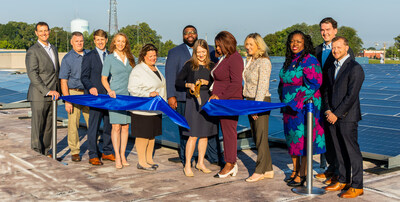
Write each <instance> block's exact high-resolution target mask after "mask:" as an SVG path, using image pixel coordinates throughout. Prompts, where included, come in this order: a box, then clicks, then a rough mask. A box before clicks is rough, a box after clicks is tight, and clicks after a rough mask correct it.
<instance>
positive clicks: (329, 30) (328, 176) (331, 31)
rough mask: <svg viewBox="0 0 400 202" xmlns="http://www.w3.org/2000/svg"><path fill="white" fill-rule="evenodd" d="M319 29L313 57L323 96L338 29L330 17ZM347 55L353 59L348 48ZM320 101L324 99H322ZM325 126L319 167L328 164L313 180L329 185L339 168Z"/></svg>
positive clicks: (332, 65)
mask: <svg viewBox="0 0 400 202" xmlns="http://www.w3.org/2000/svg"><path fill="white" fill-rule="evenodd" d="M319 27H320V31H321V36H322V38H323V39H324V42H323V43H322V44H320V45H319V46H317V47H315V55H316V57H317V59H318V61H319V62H320V63H321V67H322V75H323V78H324V79H323V80H322V85H321V88H320V91H321V94H323V90H324V88H323V86H324V84H325V79H326V72H327V71H328V69H329V68H335V65H334V61H335V58H334V57H333V55H332V39H333V38H335V37H336V34H337V32H338V29H337V22H336V21H335V20H334V19H333V18H331V17H326V18H324V19H322V20H321V22H320V23H319ZM348 53H349V56H350V57H351V58H352V59H355V58H354V53H353V51H352V50H351V48H350V47H349V50H348ZM322 99H324V98H323V97H322ZM324 111H325V110H321V112H324ZM321 117H324V115H323V114H322V115H321ZM327 126H328V123H327V122H326V121H325V124H324V131H325V142H326V153H325V154H321V163H320V167H321V168H325V167H326V162H328V164H329V166H328V169H326V171H325V172H324V173H320V174H317V175H316V176H315V178H317V179H321V180H325V183H326V184H328V185H329V184H331V183H335V182H337V179H338V168H339V167H338V165H337V159H336V155H335V148H334V146H333V142H332V137H331V135H330V133H329V129H328V127H327Z"/></svg>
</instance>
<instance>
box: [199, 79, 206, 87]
mask: <svg viewBox="0 0 400 202" xmlns="http://www.w3.org/2000/svg"><path fill="white" fill-rule="evenodd" d="M200 82H201V85H202V86H206V85H208V81H207V80H205V79H200Z"/></svg>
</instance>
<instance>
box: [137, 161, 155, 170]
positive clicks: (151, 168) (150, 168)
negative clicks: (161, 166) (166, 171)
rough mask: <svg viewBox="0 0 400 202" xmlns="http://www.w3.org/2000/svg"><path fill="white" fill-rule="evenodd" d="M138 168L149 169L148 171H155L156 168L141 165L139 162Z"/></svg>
mask: <svg viewBox="0 0 400 202" xmlns="http://www.w3.org/2000/svg"><path fill="white" fill-rule="evenodd" d="M136 167H137V169H139V170H147V171H155V170H156V169H155V168H153V167H143V166H141V165H140V164H139V163H138V164H137V166H136Z"/></svg>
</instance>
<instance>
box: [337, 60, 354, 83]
mask: <svg viewBox="0 0 400 202" xmlns="http://www.w3.org/2000/svg"><path fill="white" fill-rule="evenodd" d="M350 60H351V58H350V57H349V58H347V59H346V60H345V61H344V62H343V65H342V67H340V69H339V72H338V74H337V75H336V79H335V82H336V81H337V80H339V78H340V76H341V75H342V73H343V72H344V70H346V69H347V67H348V66H349V62H350ZM333 74H334V75H333V77H335V71H333Z"/></svg>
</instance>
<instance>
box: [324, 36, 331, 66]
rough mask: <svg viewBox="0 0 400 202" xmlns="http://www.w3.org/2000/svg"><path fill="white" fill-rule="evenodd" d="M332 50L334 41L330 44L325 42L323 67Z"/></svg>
mask: <svg viewBox="0 0 400 202" xmlns="http://www.w3.org/2000/svg"><path fill="white" fill-rule="evenodd" d="M331 51H332V42H331V43H329V44H328V45H326V44H325V43H324V44H323V47H322V58H321V60H322V61H321V63H322V64H321V65H322V66H321V67H324V64H325V61H326V59H327V58H328V56H329V54H330V53H331Z"/></svg>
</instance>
